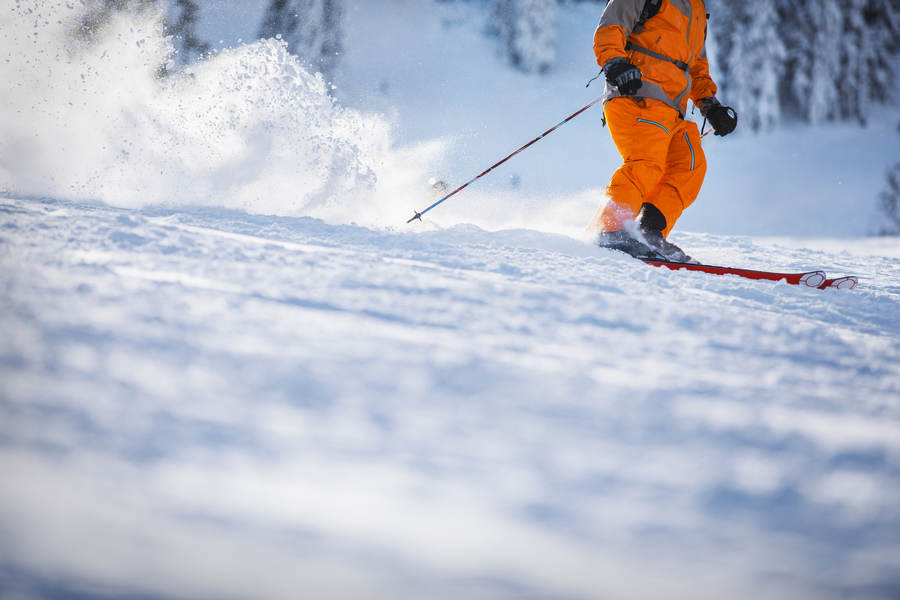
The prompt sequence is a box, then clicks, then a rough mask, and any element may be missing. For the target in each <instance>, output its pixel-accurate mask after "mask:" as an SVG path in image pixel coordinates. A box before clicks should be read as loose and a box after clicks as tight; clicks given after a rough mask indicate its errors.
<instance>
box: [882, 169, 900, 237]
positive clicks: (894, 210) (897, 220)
mask: <svg viewBox="0 0 900 600" xmlns="http://www.w3.org/2000/svg"><path fill="white" fill-rule="evenodd" d="M881 211H882V212H883V213H884V217H885V222H884V225H883V226H882V227H881V230H880V232H879V233H881V235H898V234H900V163H897V164H895V165H894V166H893V167H892V168H891V170H889V171H888V174H887V187H886V188H885V189H884V191H883V192H881Z"/></svg>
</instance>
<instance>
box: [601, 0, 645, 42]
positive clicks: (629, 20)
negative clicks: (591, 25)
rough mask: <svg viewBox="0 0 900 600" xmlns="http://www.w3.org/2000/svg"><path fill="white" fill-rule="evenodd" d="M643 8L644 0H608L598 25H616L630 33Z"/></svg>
mask: <svg viewBox="0 0 900 600" xmlns="http://www.w3.org/2000/svg"><path fill="white" fill-rule="evenodd" d="M643 9H644V0H610V2H609V4H607V5H606V8H605V9H604V10H603V14H602V15H601V16H600V25H598V27H608V26H610V25H618V26H619V27H621V28H622V29H624V30H625V32H626V33H629V34H630V33H631V32H632V31H634V26H635V24H636V23H637V22H638V19H639V18H640V17H641V11H642V10H643Z"/></svg>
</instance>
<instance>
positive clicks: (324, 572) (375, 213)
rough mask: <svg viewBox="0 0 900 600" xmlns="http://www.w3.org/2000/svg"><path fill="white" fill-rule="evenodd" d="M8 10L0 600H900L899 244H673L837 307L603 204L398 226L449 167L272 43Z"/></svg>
mask: <svg viewBox="0 0 900 600" xmlns="http://www.w3.org/2000/svg"><path fill="white" fill-rule="evenodd" d="M8 4H12V5H11V6H6V7H3V8H2V9H0V20H2V21H0V27H2V31H0V40H3V42H2V44H3V46H2V48H0V77H2V78H3V80H4V82H6V84H7V86H8V87H7V90H8V95H7V94H4V97H3V106H2V108H0V190H2V192H0V600H13V599H20V598H21V599H29V600H30V599H33V598H48V599H63V598H65V599H88V598H90V599H94V598H98V599H103V598H154V599H156V598H159V599H166V600H168V599H173V600H174V599H212V598H234V599H248V600H250V599H253V600H255V599H266V600H268V599H273V600H281V599H284V600H293V599H296V598H304V599H306V598H309V599H329V600H331V599H339V600H342V599H348V600H357V599H365V600H368V599H377V600H380V599H384V598H416V599H420V598H421V599H432V598H434V599H448V600H450V599H453V600H456V599H459V598H474V599H523V598H528V599H550V598H553V599H563V598H565V599H573V600H574V599H579V600H580V599H585V600H587V599H590V600H594V599H597V600H606V599H610V600H631V599H641V600H645V599H651V600H655V599H664V600H670V599H686V600H697V599H705V598H709V599H721V598H728V599H736V600H741V599H747V600H750V599H754V600H755V599H758V598H766V599H785V600H788V599H791V600H794V599H816V600H819V599H824V600H832V599H834V600H837V599H854V600H857V599H859V600H862V599H866V600H871V599H879V600H889V599H895V598H897V597H900V250H898V247H900V245H898V244H897V239H896V238H877V239H876V238H869V239H865V238H863V239H857V238H842V239H834V238H833V239H809V238H797V237H789V236H782V237H780V238H773V237H735V236H733V235H723V234H722V232H715V233H703V234H701V233H690V232H683V231H678V232H676V233H675V234H674V239H675V241H676V242H677V243H678V244H679V245H681V246H682V247H684V248H686V249H688V250H689V251H690V254H692V255H693V256H695V257H697V258H700V259H702V260H704V261H705V262H713V263H721V264H730V265H734V266H742V267H747V268H760V269H762V268H765V269H774V270H778V271H784V272H799V271H806V270H810V269H825V270H826V271H828V274H829V276H831V277H835V276H840V275H857V276H859V278H860V285H859V286H858V287H857V288H856V289H854V290H837V289H826V290H818V289H810V288H802V287H799V286H793V285H788V284H787V283H785V282H758V281H750V280H746V279H739V278H735V277H727V276H721V277H720V276H713V275H707V274H703V273H691V272H680V271H679V272H674V271H668V270H665V269H657V268H652V267H649V266H646V265H644V264H642V263H639V262H637V261H635V260H633V259H631V258H629V257H626V256H624V255H619V254H615V253H612V252H609V251H605V250H601V249H599V248H597V247H595V246H593V245H591V244H590V243H585V241H584V240H583V239H581V238H580V237H579V236H580V233H581V232H580V226H577V225H573V223H574V222H575V221H578V220H579V219H580V218H581V217H579V216H578V215H577V214H576V215H575V217H573V216H572V214H571V213H572V210H571V209H573V208H579V210H580V209H585V210H584V211H583V212H584V213H585V214H584V221H586V220H587V219H588V218H589V216H590V210H592V208H593V207H592V204H593V203H594V202H595V201H596V198H595V195H594V192H595V190H593V189H586V190H582V191H581V192H579V193H578V194H574V195H572V196H570V197H568V199H563V200H562V201H560V202H559V203H557V200H559V199H558V198H557V197H556V196H553V195H550V196H548V197H545V198H534V197H532V198H531V199H530V200H529V207H528V210H527V211H525V210H518V211H516V210H510V212H511V213H512V214H511V216H510V217H509V219H508V221H518V223H517V224H518V225H521V226H520V227H518V228H514V227H511V226H507V223H506V221H503V223H502V225H503V226H500V225H498V224H497V223H498V222H500V221H502V219H504V218H506V217H505V216H503V217H502V218H501V217H499V216H497V213H498V212H499V211H498V210H497V209H495V208H491V204H490V203H491V201H497V203H498V204H499V203H500V202H499V200H501V199H502V200H503V201H504V202H508V201H510V198H514V196H515V194H516V192H515V191H512V192H511V191H510V190H508V189H507V190H505V191H504V192H502V194H501V193H498V194H496V195H494V194H493V192H490V191H489V190H490V189H491V188H490V187H489V186H486V187H485V189H486V190H488V191H487V192H484V191H483V192H481V193H480V195H479V194H475V195H473V196H466V198H467V199H465V200H463V199H461V198H460V199H459V200H460V202H459V204H457V205H455V206H456V207H457V208H452V209H451V208H450V207H441V211H443V212H441V211H438V210H436V211H435V213H438V215H437V216H435V215H434V214H432V213H429V215H428V217H429V218H426V220H425V223H416V224H414V225H410V226H408V227H404V225H403V222H404V221H405V220H406V219H407V218H409V216H411V215H412V210H413V209H421V208H423V207H424V206H425V205H427V204H428V203H429V202H431V201H433V198H432V197H431V196H430V195H429V193H428V192H429V190H428V186H427V183H425V182H427V180H428V177H431V176H435V173H436V172H433V171H434V168H435V165H440V164H441V161H442V160H443V158H444V157H443V152H444V151H445V150H446V148H447V146H448V145H449V144H451V142H450V141H448V140H447V139H444V138H434V139H424V138H421V139H416V140H406V141H405V142H406V143H407V144H408V145H406V146H403V147H400V146H399V145H398V144H397V142H395V141H394V139H393V136H394V133H392V131H393V129H392V126H393V125H395V123H389V121H390V118H389V117H387V116H378V115H374V114H372V113H371V112H370V111H368V110H365V109H366V105H365V104H364V103H361V104H358V105H357V108H346V107H344V106H343V105H342V103H339V102H338V101H336V100H334V99H333V97H332V96H330V95H329V94H328V93H327V87H326V83H325V82H324V80H323V79H322V78H321V77H319V76H313V75H310V74H309V72H308V71H307V70H306V69H304V68H303V66H302V65H301V63H300V62H299V61H298V60H297V59H296V58H295V57H293V56H291V55H290V54H288V53H287V52H286V50H285V48H284V46H283V45H282V44H280V43H278V42H275V41H271V40H270V41H257V42H253V43H251V44H246V45H240V46H237V47H235V48H232V49H227V50H222V51H220V52H218V53H216V54H214V55H213V56H211V57H209V58H207V59H205V60H203V61H200V62H197V63H195V64H192V65H190V66H188V67H186V68H185V69H184V70H181V71H178V70H173V72H172V73H171V74H169V75H166V76H161V75H160V73H159V70H158V69H159V66H160V64H161V63H166V62H167V61H168V60H169V58H170V48H171V45H170V44H169V41H170V40H166V38H164V37H163V36H162V35H161V34H160V33H159V31H158V28H157V18H158V15H156V14H155V13H154V12H153V10H152V9H151V8H146V7H145V8H143V9H141V8H140V7H138V8H136V9H134V10H131V11H124V12H116V13H114V16H113V18H112V19H111V20H110V21H109V22H108V23H106V24H105V25H104V26H103V27H101V28H100V29H98V30H97V31H96V32H95V33H94V34H93V35H92V36H89V37H88V38H85V37H84V36H81V37H79V36H74V37H73V35H72V31H73V28H75V29H77V28H78V26H79V25H78V24H79V23H81V22H82V21H81V20H80V19H82V18H83V16H84V12H83V11H85V10H88V9H90V8H91V6H95V5H96V3H92V2H87V3H86V4H85V6H82V3H80V2H79V3H69V4H66V3H63V2H59V3H57V2H49V1H48V2H30V3H29V2H24V1H23V2H16V3H8ZM135 4H137V5H140V4H141V3H135ZM387 4H388V5H389V8H390V9H391V10H396V9H398V7H401V8H406V9H408V10H409V11H410V12H411V14H412V16H414V17H417V16H421V15H420V13H417V12H416V11H417V10H423V9H422V8H421V7H422V6H425V4H419V3H413V2H407V1H406V0H402V1H401V0H396V2H394V1H393V0H392V1H391V2H388V3H387ZM588 4H591V5H592V6H593V4H592V3H579V4H577V5H573V6H570V5H568V4H561V5H560V6H559V7H558V10H559V11H560V13H559V18H560V20H561V22H563V23H566V22H568V21H567V20H571V19H572V15H575V14H582V13H587V12H589V11H588V10H587V8H586V5H588ZM367 6H369V5H366V4H365V3H360V4H358V5H354V6H351V7H349V9H348V11H349V12H350V17H352V18H356V17H358V15H359V12H358V11H364V10H374V9H373V8H371V6H369V7H368V8H366V7H367ZM429 6H430V5H429ZM434 6H435V7H439V8H436V9H435V10H444V11H449V12H450V13H452V15H454V16H455V18H457V20H455V21H447V22H449V23H450V24H449V25H446V27H445V25H443V24H442V22H440V21H436V22H424V21H423V23H424V24H422V25H421V27H422V28H423V29H424V30H426V31H428V32H431V33H430V34H429V35H431V34H434V36H437V33H435V32H436V31H442V30H444V29H446V30H447V31H449V33H447V34H446V35H447V36H451V35H452V34H455V32H457V30H455V29H453V27H456V26H457V25H455V23H458V22H459V20H460V19H463V20H464V19H465V18H468V17H466V15H467V14H469V13H468V12H466V11H470V10H475V9H474V8H473V6H470V5H469V4H468V3H435V5H434ZM594 8H597V7H596V6H594ZM598 10H599V9H598ZM436 14H437V13H436ZM441 14H442V13H441ZM385 15H387V13H385ZM459 15H462V16H459ZM383 16H384V15H383ZM385 18H386V17H385ZM404 26H411V25H409V24H408V23H407V24H406V25H404ZM416 26H419V25H416ZM397 27H399V25H398V26H397ZM442 28H443V29H442ZM448 28H449V29H448ZM588 29H590V28H588ZM388 33H390V32H388ZM478 35H481V34H480V33H479V34H478ZM434 39H437V40H438V41H441V43H444V42H445V41H446V39H445V38H440V37H435V38H434ZM434 39H432V38H429V43H435V42H434ZM442 40H443V41H442ZM353 42H354V38H352V37H348V45H352V44H353ZM420 43H424V42H421V41H420ZM489 43H491V42H485V44H486V45H488V44H489ZM588 43H589V40H588ZM437 45H438V46H440V44H437ZM457 49H458V48H457ZM398 61H399V59H398ZM385 62H386V63H387V62H388V61H387V60H386V59H385ZM347 68H348V69H351V70H352V69H353V68H354V67H353V66H352V64H351V65H349V66H348V67H347ZM456 68H459V67H456ZM485 68H488V67H485ZM491 68H496V69H498V71H497V73H498V79H502V77H504V75H499V74H500V73H507V71H509V72H511V73H513V75H507V76H509V77H515V78H522V79H521V80H519V79H516V80H515V81H516V82H519V81H523V82H524V81H525V78H526V77H528V76H527V75H525V74H523V73H520V72H513V71H512V70H511V69H509V68H508V67H507V66H506V65H505V62H504V61H502V60H501V59H500V58H498V59H497V65H496V66H494V67H491ZM500 69H503V71H501V70H500ZM411 77H412V75H411ZM399 85H400V84H398V86H399ZM523 85H525V84H523ZM529 85H534V84H529ZM423 93H424V92H423ZM382 100H384V99H382ZM408 101H409V102H411V100H408ZM473 102H474V101H473ZM459 110H460V111H462V109H459ZM466 110H469V111H470V112H471V114H472V115H473V116H474V118H476V119H477V117H478V115H479V114H480V113H478V112H477V110H476V109H475V108H473V107H472V106H469V107H468V108H467V109H466ZM485 110H488V108H486V109H485ZM456 117H458V115H456ZM448 118H450V117H448ZM598 131H599V128H598ZM841 131H844V130H841ZM595 134H596V135H600V133H597V132H595ZM498 135H499V134H498ZM782 135H785V136H787V134H782ZM835 135H837V134H835ZM860 135H861V134H860ZM525 138H526V139H527V136H525ZM563 139H566V138H563ZM570 139H571V138H570ZM599 140H600V138H596V139H594V140H593V141H592V143H594V144H597V145H598V146H599V145H600V144H601V141H599ZM606 142H608V140H606ZM604 143H605V142H604ZM742 143H744V144H746V145H747V147H752V148H753V149H754V151H755V152H759V153H763V152H765V148H763V147H762V146H760V145H759V144H761V142H759V143H756V142H753V140H749V139H745V140H744V142H742ZM504 144H505V140H504ZM504 144H499V143H498V144H496V145H497V146H499V147H500V152H499V153H498V154H501V153H502V150H503V149H504V148H505V145H504ZM488 145H490V146H491V148H493V146H494V145H495V144H494V141H493V140H492V141H491V143H490V144H488ZM489 150H490V149H489ZM557 150H558V149H557ZM491 151H492V150H491ZM554 152H555V151H554ZM610 152H613V150H610ZM543 156H547V155H543ZM549 156H554V154H553V152H550V154H549ZM772 160H774V159H772ZM554 164H555V163H554ZM752 168H753V166H752V164H751V162H750V161H748V165H747V169H746V170H747V172H748V174H747V175H746V177H748V178H750V177H751V174H750V172H751V171H752ZM473 171H475V170H474V169H473ZM711 171H712V170H711ZM471 174H472V173H469V172H468V170H465V172H463V173H462V174H461V175H459V174H457V173H456V171H455V170H454V172H453V175H454V176H453V177H450V176H449V175H447V174H446V173H441V174H440V178H442V179H444V180H446V181H448V184H449V185H450V186H451V188H452V187H453V183H450V181H451V180H452V181H454V182H455V181H460V180H465V178H466V177H467V176H469V175H471ZM822 176H823V178H824V177H825V173H824V171H823V174H822ZM711 177H715V175H714V174H711ZM522 185H523V186H527V185H528V180H527V178H523V184H522ZM598 185H599V184H598ZM823 185H824V184H823ZM523 193H524V192H523ZM473 198H478V199H479V200H480V201H481V202H483V203H484V204H481V205H479V206H478V210H475V212H474V214H476V215H477V216H483V217H484V218H485V220H486V221H487V222H488V223H487V224H486V223H485V221H483V220H479V219H478V218H472V219H470V220H469V221H465V222H463V223H462V224H460V223H459V222H454V221H453V219H454V216H453V215H459V214H462V213H463V212H464V211H465V210H467V209H468V208H470V207H472V205H473V204H474V202H473V200H472V199H473ZM771 201H772V202H773V206H774V205H775V204H774V203H775V199H772V200H771ZM723 203H724V201H720V203H719V204H718V207H719V208H717V209H710V210H725V209H724V208H722V206H723ZM506 206H510V204H509V203H507V204H506ZM707 206H709V207H713V206H716V204H715V202H713V201H711V200H709V201H708V202H706V203H704V202H701V201H698V206H697V207H696V210H697V211H698V213H699V214H704V213H703V212H702V211H704V210H707V208H705V207H707ZM444 209H446V211H444ZM692 210H694V209H692ZM785 210H788V209H785ZM563 213H565V215H563ZM432 216H433V217H434V218H435V219H443V218H447V219H449V221H448V222H446V223H444V222H441V221H439V220H431V219H430V217H432ZM776 216H777V215H774V216H771V218H775V217H776ZM702 218H703V217H699V219H700V220H702ZM767 218H768V217H767ZM473 221H474V222H475V223H477V224H472V223H473ZM732 221H733V220H732ZM756 223H757V224H761V223H763V224H764V220H763V219H762V218H761V220H760V221H757V222H756ZM726 233H729V234H730V233H732V232H731V231H728V232H726ZM776 233H779V234H780V233H783V230H778V231H777V232H776Z"/></svg>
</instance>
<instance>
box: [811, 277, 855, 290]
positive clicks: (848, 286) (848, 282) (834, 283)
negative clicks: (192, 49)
mask: <svg viewBox="0 0 900 600" xmlns="http://www.w3.org/2000/svg"><path fill="white" fill-rule="evenodd" d="M857 284H859V278H857V277H854V276H849V277H838V278H837V279H827V280H825V281H824V282H823V283H822V285H820V286H819V289H820V290H824V289H826V288H837V289H839V290H852V289H853V288H855V287H856V286H857Z"/></svg>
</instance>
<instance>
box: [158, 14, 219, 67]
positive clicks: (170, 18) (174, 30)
mask: <svg viewBox="0 0 900 600" xmlns="http://www.w3.org/2000/svg"><path fill="white" fill-rule="evenodd" d="M168 4H169V6H168V14H167V17H166V35H171V36H172V40H173V42H174V44H175V48H176V50H177V52H178V54H177V59H178V61H179V62H181V63H182V64H184V63H188V62H191V61H193V60H195V59H197V58H199V57H201V56H203V55H204V54H205V53H207V52H208V51H209V44H207V43H205V42H203V41H201V40H200V39H199V38H198V37H197V33H196V30H195V27H196V24H197V3H196V2H195V1H194V0H169V2H168Z"/></svg>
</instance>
